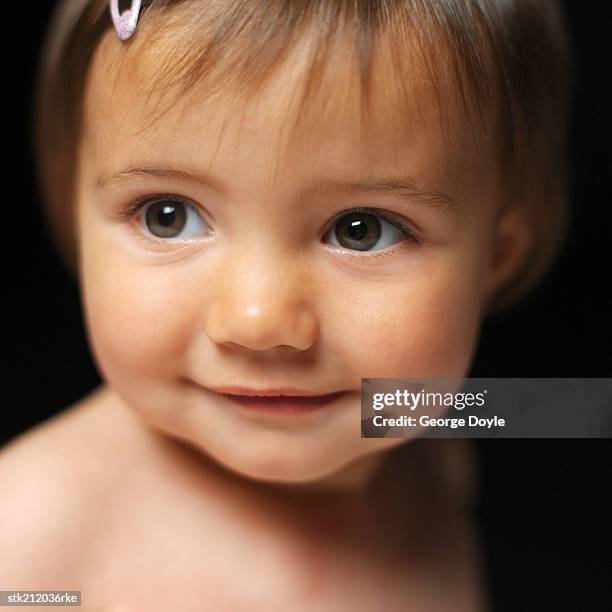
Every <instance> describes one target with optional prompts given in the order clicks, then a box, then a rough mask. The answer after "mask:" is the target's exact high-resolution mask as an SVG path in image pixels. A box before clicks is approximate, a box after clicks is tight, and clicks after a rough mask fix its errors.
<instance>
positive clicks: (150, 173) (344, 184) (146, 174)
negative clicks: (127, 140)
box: [96, 166, 459, 212]
mask: <svg viewBox="0 0 612 612" xmlns="http://www.w3.org/2000/svg"><path fill="white" fill-rule="evenodd" d="M150 177H156V178H161V179H164V180H168V181H178V182H183V183H193V184H196V185H199V186H205V187H208V188H211V189H214V190H215V191H218V192H220V193H227V192H228V190H227V189H226V188H225V187H224V185H223V183H222V181H220V180H218V179H217V178H215V177H214V176H212V175H210V174H206V173H198V174H191V173H189V172H185V171H183V170H178V169H176V168H165V167H152V166H130V167H128V168H126V169H124V170H120V171H119V172H116V173H112V174H105V175H102V176H100V177H99V178H98V179H97V181H96V187H97V188H98V189H104V188H106V187H108V186H110V185H112V184H118V183H123V182H126V181H129V180H131V179H134V178H137V179H138V178H150ZM356 192H365V193H384V194H388V195H391V196H394V197H397V198H398V199H400V200H405V201H407V202H410V203H412V204H416V205H417V206H422V207H423V208H434V209H439V210H441V211H444V212H453V211H455V210H456V209H457V207H458V205H459V202H458V200H456V199H455V198H453V197H451V196H449V195H448V194H446V193H444V192H442V191H438V190H427V189H423V188H421V187H419V186H418V183H417V181H415V180H414V179H413V178H412V177H401V178H397V177H390V178H377V179H371V180H364V179H328V178H324V179H317V180H315V181H314V182H313V183H311V185H310V186H309V187H308V188H307V189H306V191H305V192H304V193H303V197H304V198H305V199H306V200H311V201H312V200H313V199H316V198H317V197H319V196H321V195H325V194H330V193H331V194H347V195H350V194H352V193H356Z"/></svg>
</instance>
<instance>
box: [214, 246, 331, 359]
mask: <svg viewBox="0 0 612 612" xmlns="http://www.w3.org/2000/svg"><path fill="white" fill-rule="evenodd" d="M223 273H224V276H225V280H223V281H222V282H220V283H218V284H217V290H216V295H215V296H214V297H213V299H212V300H211V301H210V302H209V308H208V312H207V315H206V332H207V334H208V337H209V338H210V339H211V340H212V341H213V342H215V343H217V344H234V345H240V346H243V347H246V348H249V349H253V350H264V349H268V348H272V347H276V346H291V347H294V348H296V349H299V350H307V349H309V348H310V347H311V346H313V344H315V342H316V340H317V337H318V333H319V321H318V317H317V316H316V313H315V312H314V304H313V301H312V298H313V296H312V287H311V286H310V285H309V283H308V282H307V281H306V280H305V278H306V276H305V274H304V271H303V269H302V268H301V267H300V266H296V265H292V264H289V263H287V262H284V263H283V262H281V261H279V257H278V256H276V257H262V256H259V257H256V258H242V259H240V260H239V261H236V262H234V264H233V265H232V266H231V268H224V270H223Z"/></svg>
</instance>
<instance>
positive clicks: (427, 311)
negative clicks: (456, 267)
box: [338, 269, 479, 378]
mask: <svg viewBox="0 0 612 612" xmlns="http://www.w3.org/2000/svg"><path fill="white" fill-rule="evenodd" d="M350 303H352V304H353V308H351V309H350V311H349V312H348V313H347V312H346V311H344V312H343V313H338V316H339V318H341V319H342V321H343V323H342V325H343V326H345V329H346V333H345V334H344V338H345V344H344V349H343V350H344V354H345V359H346V361H347V362H350V363H352V365H353V368H352V369H353V371H354V372H355V374H356V375H357V376H360V377H364V376H369V377H374V378H426V377H431V378H444V377H446V378H461V377H464V376H465V375H466V373H467V370H468V369H469V366H470V362H471V358H472V352H473V350H474V347H475V342H476V339H477V333H478V326H479V312H478V299H477V295H476V288H475V286H474V285H473V284H472V283H470V282H469V280H468V281H467V282H466V279H465V277H464V278H463V279H461V280H460V279H457V278H455V277H454V275H453V274H451V273H450V270H449V273H448V274H444V272H443V270H441V269H438V270H437V273H436V274H435V275H428V276H427V282H418V279H414V280H413V281H409V282H405V283H397V282H396V283H389V284H388V285H386V286H385V288H384V290H383V291H378V292H377V294H376V299H375V300H373V299H371V295H370V296H364V295H362V294H355V295H354V296H353V298H352V300H351V302H350Z"/></svg>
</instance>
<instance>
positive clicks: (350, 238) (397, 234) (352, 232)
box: [328, 208, 415, 251]
mask: <svg viewBox="0 0 612 612" xmlns="http://www.w3.org/2000/svg"><path fill="white" fill-rule="evenodd" d="M328 233H329V235H330V237H331V238H332V244H334V245H335V246H341V247H344V248H345V249H348V250H353V251H379V250H382V249H385V248H387V247H389V246H392V245H394V244H396V243H397V242H400V241H402V239H405V238H407V237H408V238H411V239H413V240H414V239H415V237H414V235H413V233H412V231H411V229H410V228H408V227H406V226H405V225H404V224H403V223H401V222H400V221H397V220H394V219H387V216H386V215H385V214H384V213H382V212H381V211H376V212H375V211H373V210H370V209H361V208H354V209H349V211H348V214H344V215H342V216H340V217H339V218H338V220H336V221H335V223H334V225H333V226H332V228H331V230H330V231H329V232H328ZM334 241H335V242H334Z"/></svg>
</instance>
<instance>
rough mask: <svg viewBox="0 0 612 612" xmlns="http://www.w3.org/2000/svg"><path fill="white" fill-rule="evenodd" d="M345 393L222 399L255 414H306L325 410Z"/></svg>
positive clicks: (230, 396)
mask: <svg viewBox="0 0 612 612" xmlns="http://www.w3.org/2000/svg"><path fill="white" fill-rule="evenodd" d="M346 393H347V392H346V391H338V392H336V393H330V394H328V395H319V396H316V397H289V396H283V395H281V396H270V397H263V396H248V395H229V394H227V393H224V394H223V395H224V397H226V398H227V399H229V400H231V401H232V402H234V403H235V404H238V405H239V406H240V407H242V408H246V409H248V410H253V411H256V412H268V413H273V414H307V413H310V412H315V411H317V410H320V409H322V408H327V407H329V406H331V405H332V404H333V403H334V402H336V401H337V400H338V399H339V398H341V397H344V396H345V395H346Z"/></svg>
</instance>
